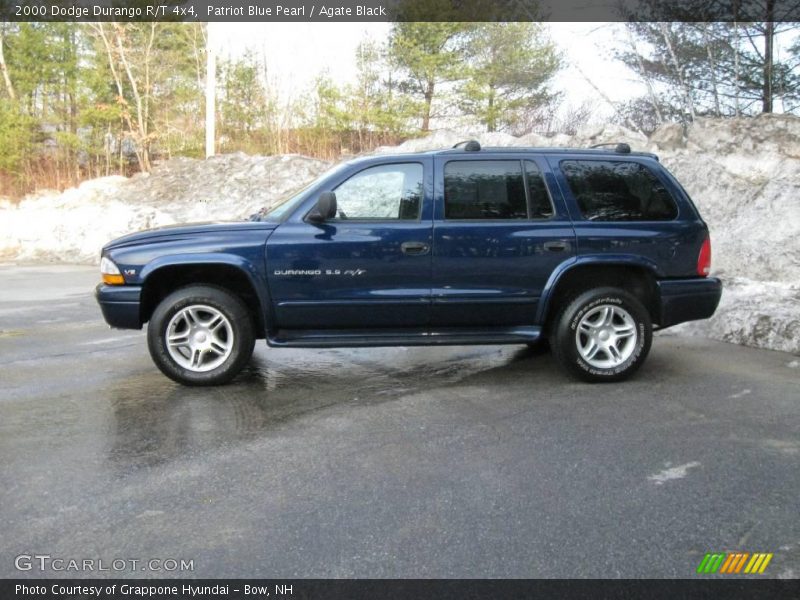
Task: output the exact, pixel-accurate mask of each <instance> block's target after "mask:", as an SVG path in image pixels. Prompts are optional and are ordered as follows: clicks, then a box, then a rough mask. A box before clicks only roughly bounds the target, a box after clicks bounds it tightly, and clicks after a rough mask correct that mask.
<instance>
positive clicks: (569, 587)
mask: <svg viewBox="0 0 800 600" xmlns="http://www.w3.org/2000/svg"><path fill="white" fill-rule="evenodd" d="M799 594H800V580H796V579H795V580H775V579H770V580H756V579H747V580H742V579H738V580H737V579H709V580H702V579H696V580H675V579H672V580H641V579H640V580H588V579H582V580H554V579H540V580H536V579H497V580H486V579H480V580H469V579H467V580H447V579H414V580H402V579H387V580H380V579H367V580H342V579H328V580H326V579H292V580H258V579H253V580H239V579H233V580H153V579H148V580H136V579H131V580H124V579H123V580H102V579H95V580H92V579H84V580H48V579H40V580H33V579H28V580H3V581H0V598H3V600H11V599H12V598H13V599H22V598H30V599H34V598H36V599H41V600H67V599H69V600H84V599H86V600H90V599H95V600H118V599H126V600H134V599H141V598H155V599H158V600H161V599H165V598H166V599H169V598H174V599H175V600H190V599H192V600H240V599H241V600H244V599H252V598H259V599H264V598H270V599H272V598H276V599H291V600H368V599H370V600H371V599H376V600H401V599H402V600H427V599H431V600H433V599H436V600H450V599H453V600H455V599H458V600H472V599H474V600H478V599H481V600H483V599H486V600H493V599H496V598H502V599H503V600H514V599H523V598H543V599H549V598H558V599H559V600H571V599H580V600H604V599H612V598H613V599H617V598H626V599H627V598H630V599H634V598H647V599H649V600H662V599H663V600H681V599H695V598H702V599H709V600H712V599H713V600H718V599H720V598H724V599H725V600H739V599H762V598H763V599H767V598H769V599H770V600H782V599H784V598H785V599H787V600H788V599H789V598H792V599H796V598H797V597H798V595H799Z"/></svg>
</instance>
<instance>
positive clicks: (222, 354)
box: [147, 285, 255, 385]
mask: <svg viewBox="0 0 800 600" xmlns="http://www.w3.org/2000/svg"><path fill="white" fill-rule="evenodd" d="M147 346H148V348H149V350H150V356H151V357H152V358H153V362H155V363H156V366H157V367H158V368H159V369H160V370H161V372H162V373H164V374H165V375H166V376H167V377H169V378H171V379H174V380H175V381H177V382H179V383H182V384H184V385H219V384H222V383H226V382H228V381H230V380H231V379H233V378H234V377H235V376H236V375H237V374H238V373H239V371H241V370H242V368H243V367H244V366H245V365H246V364H247V362H248V361H249V360H250V357H251V356H252V354H253V347H254V346H255V336H254V333H253V323H252V319H251V318H250V314H249V312H248V310H247V307H246V306H245V305H244V303H243V302H242V301H241V300H240V299H239V298H238V297H237V296H234V295H233V294H231V293H229V292H227V291H226V290H223V289H221V288H216V287H211V286H200V285H197V286H190V287H185V288H182V289H179V290H177V291H175V292H173V293H172V294H170V295H169V296H167V297H166V298H164V299H163V300H162V301H161V303H159V305H158V306H157V307H156V309H155V311H153V316H152V317H151V319H150V324H149V326H148V328H147Z"/></svg>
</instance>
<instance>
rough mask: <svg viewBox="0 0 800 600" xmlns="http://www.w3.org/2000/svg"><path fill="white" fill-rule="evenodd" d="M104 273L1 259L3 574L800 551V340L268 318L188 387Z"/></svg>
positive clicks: (654, 568) (274, 574) (798, 566)
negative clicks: (346, 337)
mask: <svg viewBox="0 0 800 600" xmlns="http://www.w3.org/2000/svg"><path fill="white" fill-rule="evenodd" d="M97 277H98V276H97V272H96V269H94V268H87V267H65V266H37V267H21V266H0V357H2V360H0V577H41V576H43V575H44V576H48V577H85V576H101V577H103V576H114V577H120V576H122V577H164V576H167V577H169V576H190V577H256V576H260V577H271V578H293V577H323V578H328V577H425V578H428V577H459V578H460V577H469V578H472V577H492V578H495V577H693V576H695V569H696V567H697V565H698V564H699V563H700V561H701V559H702V558H703V556H704V554H705V553H707V552H729V551H730V552H732V551H745V552H770V553H774V557H773V559H772V561H771V563H770V564H769V566H768V568H767V569H766V571H765V573H764V574H763V575H760V577H798V576H800V518H798V517H800V468H799V467H800V358H798V357H795V356H792V355H789V354H783V353H779V352H770V351H764V350H755V349H750V348H744V347H739V346H734V345H730V344H725V343H721V342H713V341H708V340H704V339H700V338H682V337H677V336H670V335H659V336H657V338H656V340H655V342H654V344H653V349H652V351H651V354H650V357H649V359H648V361H647V363H646V364H645V365H644V367H643V368H642V369H641V370H640V371H639V373H638V374H637V375H636V377H635V378H634V379H632V380H630V381H628V382H625V383H620V384H605V385H590V384H584V383H578V382H575V381H573V380H571V379H569V378H567V377H566V376H565V375H563V374H562V373H561V372H560V371H559V370H558V369H557V368H556V365H555V363H554V361H553V359H552V357H551V356H550V355H549V354H546V353H545V354H539V353H537V352H534V351H531V350H529V349H527V348H524V347H520V346H506V347H500V346H486V347H478V346H471V347H453V348H387V349H356V350H353V349H345V350H291V349H270V348H267V347H266V345H265V344H264V343H263V342H259V344H258V345H257V347H256V353H255V356H254V358H253V362H252V365H251V366H250V367H249V368H248V369H247V370H246V372H245V373H243V374H242V375H241V376H240V377H239V378H237V379H236V380H235V382H234V383H233V384H231V385H228V386H225V387H220V388H211V389H197V388H185V387H182V386H180V385H179V384H176V383H174V382H172V381H170V380H168V379H167V378H165V377H164V376H163V375H161V373H160V372H159V371H158V370H157V369H156V368H155V366H154V365H153V364H152V363H151V361H150V357H149V355H148V353H147V348H146V344H145V335H144V332H126V331H115V330H111V329H109V328H108V327H107V326H106V325H105V324H104V322H103V320H102V317H101V315H100V311H99V309H98V308H97V306H96V304H95V302H94V298H93V296H92V291H93V286H94V285H95V283H96V281H97ZM37 556H38V557H41V556H47V557H49V558H46V559H41V558H38V559H37V558H34V557H37ZM19 557H22V558H21V559H20V558H19ZM26 557H28V558H26ZM56 560H62V561H64V562H61V563H54V561H56ZM70 560H75V561H81V563H80V564H83V563H82V561H84V560H91V561H95V562H93V563H92V569H89V570H71V569H69V568H68V567H69V566H70V563H69V562H68V561H70ZM151 560H155V561H156V562H154V563H150V562H149V561H151ZM101 561H102V565H104V566H105V567H106V568H107V569H108V570H105V571H100V570H97V569H98V566H99V565H100V563H101ZM113 561H118V562H116V563H114V562H113ZM119 561H123V562H119ZM132 561H136V562H135V566H132V565H133V564H134V563H133V562H132ZM170 561H175V563H173V562H170ZM181 561H183V562H184V563H185V567H184V570H183V571H181V568H180V566H178V565H180V562H181ZM123 563H124V567H123V566H122V565H123ZM42 564H44V565H45V570H44V572H43V571H41V570H40V566H41V565H42ZM28 566H29V567H30V568H29V569H26V567H28ZM57 567H61V570H59V569H58V568H57ZM116 567H122V568H120V569H117V568H116ZM173 567H176V568H173ZM19 568H22V569H26V570H19ZM81 568H84V567H81Z"/></svg>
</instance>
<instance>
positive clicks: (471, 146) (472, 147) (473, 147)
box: [453, 140, 481, 152]
mask: <svg viewBox="0 0 800 600" xmlns="http://www.w3.org/2000/svg"><path fill="white" fill-rule="evenodd" d="M461 145H463V146H464V150H465V151H466V152H480V151H481V143H480V142H479V141H478V140H464V141H463V142H458V143H457V144H455V145H453V148H458V147H459V146H461Z"/></svg>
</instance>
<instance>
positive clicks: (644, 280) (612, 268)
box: [536, 255, 663, 329]
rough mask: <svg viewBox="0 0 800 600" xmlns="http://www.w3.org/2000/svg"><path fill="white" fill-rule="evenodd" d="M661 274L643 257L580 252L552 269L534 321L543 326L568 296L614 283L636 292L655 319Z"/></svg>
mask: <svg viewBox="0 0 800 600" xmlns="http://www.w3.org/2000/svg"><path fill="white" fill-rule="evenodd" d="M661 277H663V273H661V271H660V269H659V268H658V266H657V265H656V264H655V263H654V262H652V261H650V260H648V259H646V258H643V257H639V256H628V255H616V256H609V255H601V256H580V257H578V258H577V259H574V260H572V261H569V262H565V263H562V264H561V265H559V267H558V268H556V269H555V270H554V271H553V273H552V274H551V276H550V278H549V280H548V281H547V284H546V285H545V289H544V291H543V293H542V296H541V299H540V302H539V307H538V310H537V315H536V322H537V323H539V324H541V325H542V326H543V327H544V328H545V329H546V328H547V326H548V325H549V323H550V322H551V321H552V318H553V316H554V315H555V313H557V311H558V307H559V306H561V304H562V303H563V302H564V301H566V299H567V298H568V297H570V296H572V295H575V294H577V293H580V292H582V291H585V290H587V289H590V288H593V287H599V286H613V287H619V288H622V289H624V290H626V291H628V292H630V293H632V294H633V295H634V296H636V297H637V298H638V299H639V300H640V301H641V302H642V304H644V306H645V308H646V309H647V311H648V312H649V313H650V318H651V319H652V321H653V322H654V323H657V322H658V321H659V320H660V309H659V303H658V288H657V286H656V281H657V280H658V279H659V278H661Z"/></svg>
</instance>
